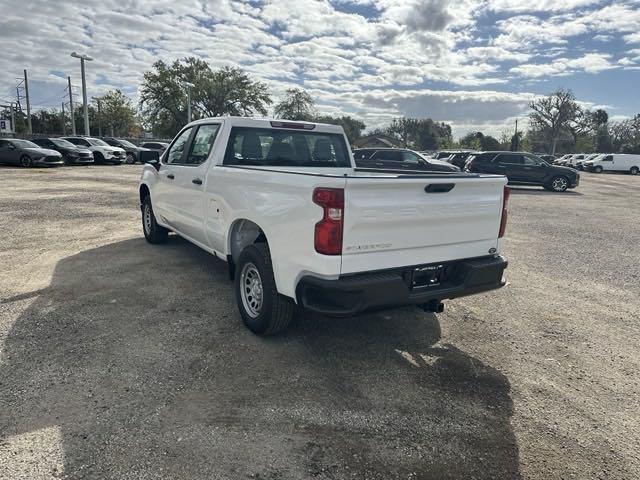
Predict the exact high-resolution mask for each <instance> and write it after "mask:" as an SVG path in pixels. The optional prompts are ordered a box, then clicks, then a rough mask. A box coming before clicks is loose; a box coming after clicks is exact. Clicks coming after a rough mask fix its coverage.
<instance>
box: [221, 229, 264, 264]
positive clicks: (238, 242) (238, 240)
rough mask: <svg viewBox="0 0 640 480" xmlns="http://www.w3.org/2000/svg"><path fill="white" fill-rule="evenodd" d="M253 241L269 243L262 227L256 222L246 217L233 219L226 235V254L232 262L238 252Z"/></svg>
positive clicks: (235, 259) (236, 259) (235, 260)
mask: <svg viewBox="0 0 640 480" xmlns="http://www.w3.org/2000/svg"><path fill="white" fill-rule="evenodd" d="M254 243H266V244H267V245H269V242H268V240H267V235H266V233H265V232H264V229H262V228H261V227H260V225H258V224H257V223H255V222H253V221H251V220H248V219H246V218H239V219H237V220H235V221H234V222H233V223H232V224H231V227H230V228H229V234H228V235H227V252H228V256H229V257H231V259H232V260H233V261H234V262H237V261H238V257H239V256H240V252H242V250H243V249H244V248H245V247H247V246H249V245H252V244H254Z"/></svg>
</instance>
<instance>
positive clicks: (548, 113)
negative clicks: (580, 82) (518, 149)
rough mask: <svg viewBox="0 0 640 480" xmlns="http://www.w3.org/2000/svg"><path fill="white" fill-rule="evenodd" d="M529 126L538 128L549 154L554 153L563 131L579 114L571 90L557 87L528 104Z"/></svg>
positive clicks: (568, 127) (567, 128)
mask: <svg viewBox="0 0 640 480" xmlns="http://www.w3.org/2000/svg"><path fill="white" fill-rule="evenodd" d="M529 107H530V108H531V110H532V111H531V113H530V114H529V119H530V122H531V127H532V128H533V129H535V130H539V131H540V132H541V133H543V135H544V136H545V137H546V139H547V143H548V146H549V150H550V151H551V154H555V152H556V147H557V144H558V140H559V139H560V138H561V136H562V134H563V132H566V131H568V130H569V129H570V125H571V123H572V122H573V121H575V120H576V118H577V117H578V116H579V113H580V107H579V106H578V104H577V102H576V98H575V95H574V94H573V92H572V91H571V90H564V89H559V90H557V91H555V92H553V93H552V94H551V95H549V96H547V97H542V98H538V99H536V100H534V101H532V102H531V103H530V104H529Z"/></svg>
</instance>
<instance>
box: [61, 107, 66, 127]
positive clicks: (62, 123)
mask: <svg viewBox="0 0 640 480" xmlns="http://www.w3.org/2000/svg"><path fill="white" fill-rule="evenodd" d="M61 115H62V135H66V132H65V130H64V123H65V122H64V120H65V118H64V102H62V114H61Z"/></svg>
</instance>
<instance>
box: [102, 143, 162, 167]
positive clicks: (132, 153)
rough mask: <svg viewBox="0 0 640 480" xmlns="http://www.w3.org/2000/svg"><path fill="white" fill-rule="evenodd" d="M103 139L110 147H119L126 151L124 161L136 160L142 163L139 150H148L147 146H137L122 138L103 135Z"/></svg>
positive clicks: (129, 162)
mask: <svg viewBox="0 0 640 480" xmlns="http://www.w3.org/2000/svg"><path fill="white" fill-rule="evenodd" d="M103 140H104V141H105V142H107V143H108V144H109V145H111V146H112V147H119V148H121V149H123V150H124V151H125V152H127V158H126V159H125V163H128V164H132V163H136V162H140V163H144V161H143V159H142V158H141V155H140V152H148V151H150V150H149V149H148V148H144V147H138V146H136V145H134V144H133V143H131V142H130V141H128V140H125V139H124V138H113V137H104V138H103Z"/></svg>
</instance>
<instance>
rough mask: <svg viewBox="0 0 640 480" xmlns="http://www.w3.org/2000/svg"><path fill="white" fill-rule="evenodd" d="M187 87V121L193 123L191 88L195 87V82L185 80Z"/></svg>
mask: <svg viewBox="0 0 640 480" xmlns="http://www.w3.org/2000/svg"><path fill="white" fill-rule="evenodd" d="M184 86H185V87H187V123H191V89H192V88H193V87H195V85H194V84H193V83H189V82H184Z"/></svg>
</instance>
